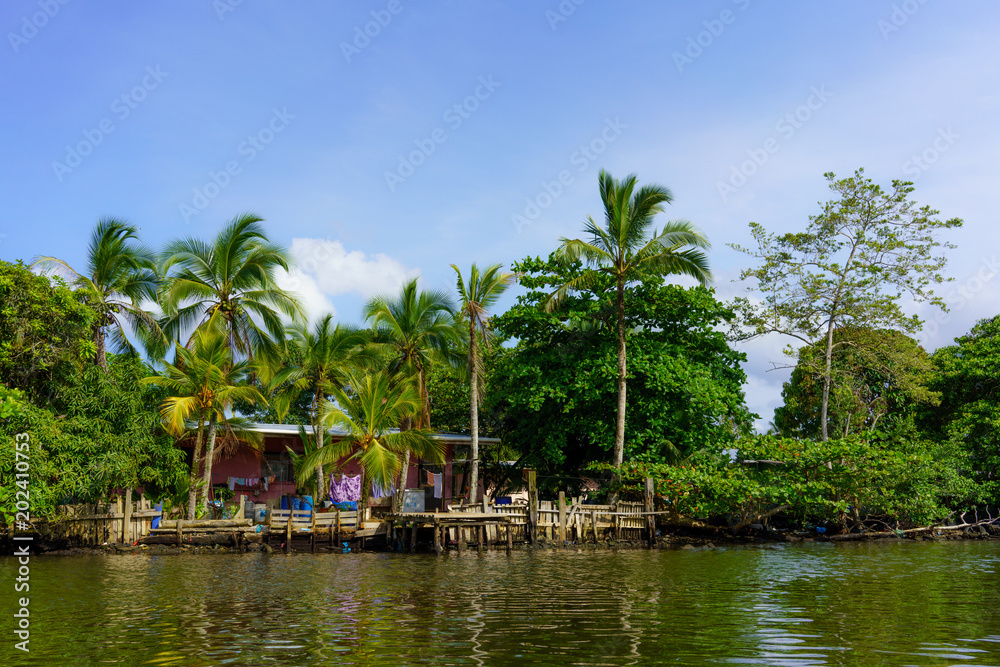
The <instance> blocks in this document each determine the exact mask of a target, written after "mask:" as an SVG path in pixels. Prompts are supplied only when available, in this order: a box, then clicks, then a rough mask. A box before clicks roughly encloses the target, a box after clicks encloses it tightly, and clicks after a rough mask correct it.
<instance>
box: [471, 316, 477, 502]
mask: <svg viewBox="0 0 1000 667" xmlns="http://www.w3.org/2000/svg"><path fill="white" fill-rule="evenodd" d="M476 347H477V346H476V325H475V323H474V321H473V320H472V319H471V318H470V319H469V377H470V378H471V382H470V383H469V436H470V444H469V458H470V459H472V461H471V462H470V471H469V502H470V503H474V502H476V500H477V499H478V498H479V374H478V372H477V368H476V363H477V361H478V359H477V358H476V357H477V354H476V353H477V352H478V350H477V349H476Z"/></svg>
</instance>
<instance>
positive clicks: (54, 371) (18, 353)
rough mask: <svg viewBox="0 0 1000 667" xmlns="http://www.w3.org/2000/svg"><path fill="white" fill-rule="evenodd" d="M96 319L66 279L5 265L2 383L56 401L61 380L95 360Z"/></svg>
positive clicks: (0, 304)
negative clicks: (93, 333)
mask: <svg viewBox="0 0 1000 667" xmlns="http://www.w3.org/2000/svg"><path fill="white" fill-rule="evenodd" d="M96 318H97V313H96V312H95V311H94V310H93V309H92V308H90V307H89V306H87V305H86V303H84V295H83V294H82V293H79V292H74V291H73V290H71V289H70V288H69V287H67V286H66V283H64V282H63V281H62V280H61V279H59V278H49V277H46V276H40V275H36V274H35V273H32V271H31V270H30V269H28V268H27V267H26V266H24V264H23V263H22V262H20V261H18V262H17V263H15V264H11V263H9V262H3V261H0V383H3V384H5V385H6V386H7V387H10V388H12V389H20V390H22V391H24V392H26V394H27V395H28V396H29V398H31V399H33V400H35V401H41V402H45V401H48V400H51V399H52V398H53V397H54V393H55V389H56V386H57V385H58V384H59V382H61V381H64V380H65V379H66V378H68V377H69V376H71V375H72V374H74V373H75V372H76V371H78V370H80V369H81V368H82V367H83V365H84V364H85V363H86V362H87V361H88V360H89V359H91V358H92V357H93V355H94V349H95V348H94V343H93V340H92V336H91V328H92V326H93V323H94V321H95V320H96Z"/></svg>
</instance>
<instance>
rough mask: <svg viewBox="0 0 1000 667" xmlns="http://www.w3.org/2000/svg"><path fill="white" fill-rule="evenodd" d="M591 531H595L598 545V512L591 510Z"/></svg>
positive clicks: (595, 540) (595, 542) (595, 539)
mask: <svg viewBox="0 0 1000 667" xmlns="http://www.w3.org/2000/svg"><path fill="white" fill-rule="evenodd" d="M590 529H591V530H593V531H594V544H597V510H590Z"/></svg>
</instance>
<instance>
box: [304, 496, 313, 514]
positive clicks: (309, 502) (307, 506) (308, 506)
mask: <svg viewBox="0 0 1000 667" xmlns="http://www.w3.org/2000/svg"><path fill="white" fill-rule="evenodd" d="M312 508H313V497H312V496H302V509H304V510H309V511H310V512H311V511H312Z"/></svg>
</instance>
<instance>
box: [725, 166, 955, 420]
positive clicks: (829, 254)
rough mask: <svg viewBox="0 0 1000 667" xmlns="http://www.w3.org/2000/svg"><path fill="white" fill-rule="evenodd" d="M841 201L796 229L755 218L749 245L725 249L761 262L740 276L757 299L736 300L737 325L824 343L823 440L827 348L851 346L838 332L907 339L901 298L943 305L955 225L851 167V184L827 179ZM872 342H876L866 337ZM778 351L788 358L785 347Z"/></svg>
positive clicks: (907, 189)
mask: <svg viewBox="0 0 1000 667" xmlns="http://www.w3.org/2000/svg"><path fill="white" fill-rule="evenodd" d="M825 177H826V180H827V182H828V183H829V186H830V189H831V190H832V191H833V192H835V193H836V194H837V195H838V196H839V197H838V199H835V200H831V201H829V202H827V203H826V204H824V205H823V209H822V211H821V212H820V214H819V215H815V216H810V217H809V224H808V225H807V226H806V230H805V231H804V232H789V233H787V234H781V235H775V234H771V233H768V232H767V230H765V229H764V227H763V226H761V225H760V224H758V223H756V222H752V223H750V233H751V235H752V236H753V237H754V240H755V241H756V242H757V246H758V247H757V249H755V250H754V249H747V248H744V247H742V246H740V245H737V244H730V246H731V247H732V248H733V249H735V250H738V251H740V252H744V253H746V254H748V255H750V256H751V257H754V258H755V259H757V260H759V261H760V264H759V265H758V266H756V267H753V268H749V269H746V270H745V271H743V272H742V273H741V274H740V279H741V280H743V279H747V278H753V279H754V280H756V282H757V284H756V285H750V286H749V287H748V288H747V289H748V290H749V291H759V292H761V293H762V296H763V298H762V299H760V300H759V302H758V303H753V302H751V301H749V300H747V299H739V300H737V307H738V308H739V310H740V311H741V317H740V321H742V322H744V323H745V324H746V326H747V327H749V328H750V333H749V335H750V336H759V335H763V334H768V333H772V332H777V333H782V334H785V335H787V336H791V337H793V338H796V339H798V340H799V341H801V342H802V343H804V344H806V345H813V344H814V343H815V342H816V341H817V340H818V339H821V338H822V339H823V361H822V363H823V373H822V380H823V388H822V400H821V402H820V432H821V435H822V438H823V440H828V439H829V438H830V433H829V431H830V424H829V421H830V420H829V406H830V393H831V390H832V389H833V384H834V380H835V378H834V372H833V357H834V350H836V349H837V348H838V347H842V346H845V345H854V346H855V348H856V347H857V341H856V340H855V341H851V340H849V339H845V340H841V341H837V340H835V332H836V331H837V330H838V329H844V328H853V329H868V330H871V331H875V330H878V329H894V330H896V331H901V332H903V333H907V334H914V333H916V332H917V331H919V330H920V328H921V326H922V323H921V321H920V319H919V318H918V317H916V316H912V317H911V316H907V315H906V313H904V312H903V309H902V307H901V302H902V300H903V297H904V295H905V296H906V299H907V301H909V300H912V301H914V302H916V303H920V302H925V301H926V302H929V303H930V304H931V305H935V306H938V307H940V308H942V309H943V308H944V307H945V305H944V301H943V300H942V299H941V298H940V297H939V296H936V295H935V294H934V292H933V290H932V289H931V287H932V286H933V285H936V284H940V283H942V282H943V281H944V280H945V279H944V277H943V276H942V270H943V269H944V267H945V264H946V263H947V259H946V258H945V257H944V255H942V254H937V253H938V252H939V249H940V248H942V247H944V248H950V247H952V246H951V244H949V243H942V242H941V241H940V240H939V239H938V238H937V235H938V233H939V232H940V231H942V230H945V229H951V228H953V227H960V226H961V225H962V221H961V220H959V219H958V218H952V219H950V220H939V219H938V218H936V217H935V216H937V215H938V213H939V211H935V210H933V209H931V208H930V207H929V206H921V207H918V206H917V204H916V203H915V202H912V201H910V199H909V196H910V193H912V192H913V184H912V183H910V182H909V181H898V180H895V181H892V187H891V188H890V189H888V190H883V189H882V188H881V187H880V186H879V185H877V184H876V183H874V182H872V180H871V179H869V178H865V173H864V169H858V170H857V171H856V172H855V173H854V175H853V176H851V177H849V178H843V179H839V180H838V179H837V177H836V175H834V174H833V173H827V174H825ZM873 340H877V337H873ZM786 353H787V354H789V355H790V356H794V355H795V350H794V349H792V348H788V349H787V350H786Z"/></svg>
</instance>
